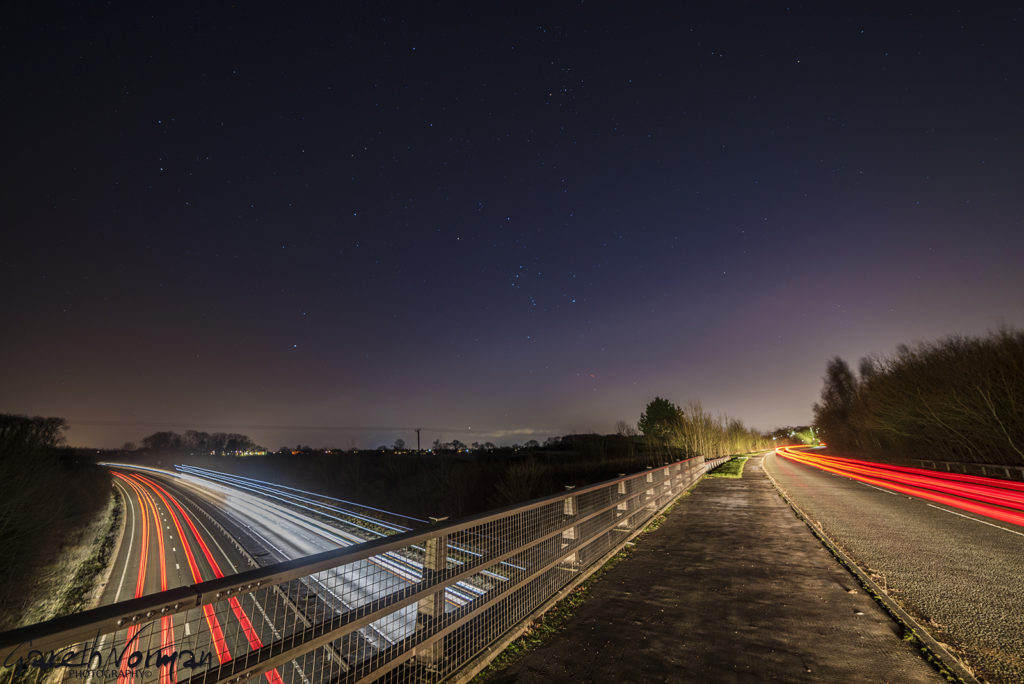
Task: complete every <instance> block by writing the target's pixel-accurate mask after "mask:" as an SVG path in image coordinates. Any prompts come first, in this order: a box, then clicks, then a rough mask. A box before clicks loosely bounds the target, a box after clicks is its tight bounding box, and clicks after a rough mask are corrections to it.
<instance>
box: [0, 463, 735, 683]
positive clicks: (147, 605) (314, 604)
mask: <svg viewBox="0 0 1024 684" xmlns="http://www.w3.org/2000/svg"><path fill="white" fill-rule="evenodd" d="M725 460H727V459H725V458H720V459H716V460H713V461H705V460H704V459H703V458H692V459H688V460H685V461H679V462H677V463H673V464H670V465H667V466H662V467H659V468H653V469H649V470H646V471H641V472H640V473H636V474H633V475H629V476H624V477H620V478H618V479H615V480H610V481H607V482H603V483H600V484H595V485H589V486H586V487H580V488H577V489H571V490H568V491H566V492H564V493H561V494H557V495H553V496H549V497H545V498H542V499H537V500H535V501H531V502H528V503H524V504H519V505H515V506H511V507H508V508H504V509H500V510H496V511H491V512H488V513H484V514H481V515H478V516H473V517H470V518H464V519H461V520H457V521H453V522H447V521H440V522H436V523H435V524H434V525H433V526H431V527H428V528H424V529H417V530H412V531H409V532H405V533H402V534H398V535H394V536H390V537H386V538H383V539H378V540H375V541H371V542H366V543H363V544H359V545H358V546H352V547H346V548H342V549H338V550H337V551H330V552H327V553H321V554H318V555H315V556H309V557H306V558H302V559H298V560H294V561H288V562H285V563H280V564H276V565H272V566H267V567H263V568H258V569H254V570H249V571H246V572H242V573H240V574H237V575H233V576H230V577H224V578H221V579H217V580H213V581H208V582H203V583H201V584H196V585H192V586H188V587H180V588H178V589H172V590H170V591H166V592H161V593H159V594H152V595H149V596H145V597H142V598H139V599H134V600H130V601H124V602H121V603H117V604H113V605H108V606H103V607H100V608H96V609H93V610H90V611H86V612H83V613H79V614H76V615H71V616H67V617H64V618H58V619H55V620H51V621H49V622H45V623H40V624H37V625H32V626H29V627H24V628H21V629H17V630H13V631H10V632H7V633H4V634H0V665H2V666H3V669H0V682H4V681H7V680H8V679H9V680H10V681H12V682H17V681H36V680H37V679H39V678H40V677H41V676H47V677H59V678H60V680H61V681H66V680H68V679H69V678H72V679H80V680H81V681H82V682H101V681H113V680H116V681H118V682H119V684H135V683H136V682H137V683H140V684H142V683H146V682H160V683H161V684H171V683H174V682H189V683H195V684H199V683H203V684H206V683H212V682H242V681H247V680H257V679H265V680H266V681H268V682H269V683H270V684H279V683H280V682H288V683H289V684H311V683H314V682H316V683H319V682H327V681H339V682H368V681H378V680H379V681H386V682H436V681H440V680H442V679H445V678H447V677H449V676H451V675H452V674H454V673H456V672H457V671H458V670H459V669H460V668H462V667H464V666H465V665H466V664H467V663H469V662H470V661H472V660H474V659H475V658H477V656H478V655H479V654H481V652H483V651H484V650H485V649H486V648H487V647H488V646H489V645H490V644H492V643H493V642H495V641H496V640H498V639H499V638H501V637H502V636H503V635H504V634H506V633H507V632H509V630H512V629H513V628H515V627H516V626H517V625H519V624H520V623H521V622H522V621H523V620H524V619H526V618H527V617H528V616H530V615H531V613H533V612H534V611H536V610H537V609H538V608H540V607H541V606H542V605H543V604H544V603H545V602H547V601H548V600H549V599H551V598H552V597H554V596H555V595H556V594H558V592H559V591H560V590H562V589H563V588H564V587H566V585H568V584H570V583H571V582H573V580H574V579H577V578H579V577H580V576H581V574H584V573H586V572H587V571H588V570H589V569H592V568H593V567H594V566H595V565H596V564H597V563H598V561H600V560H601V559H602V558H604V557H605V556H607V555H608V554H609V553H610V552H612V551H615V550H616V549H618V548H619V547H620V546H622V545H623V544H624V543H625V542H626V541H627V540H628V539H629V538H630V537H631V536H632V535H633V534H635V533H636V532H637V531H639V530H640V529H642V528H643V527H644V526H645V524H646V523H647V522H648V521H649V520H650V519H651V518H652V517H654V516H655V515H656V514H657V513H658V512H659V511H660V510H661V509H663V508H664V507H665V506H666V505H668V504H669V503H670V502H671V501H673V500H674V499H675V498H676V497H677V496H679V495H680V494H682V493H683V492H684V491H685V490H686V489H687V488H689V487H690V486H691V485H693V484H694V483H695V482H696V481H697V480H699V479H700V477H701V476H702V475H703V474H704V473H705V472H707V471H708V470H710V469H711V468H714V467H715V466H717V465H719V464H720V463H722V462H724V461H725Z"/></svg>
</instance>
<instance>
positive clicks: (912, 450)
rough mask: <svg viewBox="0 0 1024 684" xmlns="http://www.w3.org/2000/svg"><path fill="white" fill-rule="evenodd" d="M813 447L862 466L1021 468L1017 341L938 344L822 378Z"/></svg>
mask: <svg viewBox="0 0 1024 684" xmlns="http://www.w3.org/2000/svg"><path fill="white" fill-rule="evenodd" d="M814 419H815V423H816V424H817V426H818V428H819V430H820V433H821V437H822V439H823V440H824V441H825V442H827V443H828V444H829V445H830V446H833V447H836V448H837V449H839V450H842V451H848V452H857V453H862V454H865V455H868V456H879V457H882V456H885V457H893V456H896V457H899V456H902V457H905V458H911V459H912V458H924V459H933V460H940V461H963V462H971V463H992V464H999V465H1024V332H1020V331H1011V330H1000V331H998V332H995V333H990V334H989V335H988V336H986V337H983V338H971V337H964V336H952V337H947V338H945V339H943V340H940V341H938V342H930V343H922V344H919V345H917V346H915V347H909V346H906V345H902V346H900V347H899V348H898V350H897V352H896V354H895V355H893V356H889V357H869V358H865V359H862V360H861V362H860V364H859V368H858V372H857V373H856V374H855V373H854V372H853V371H852V370H851V369H850V366H849V364H847V363H846V361H844V360H843V359H841V358H839V357H835V358H833V359H831V360H830V361H829V362H828V364H827V366H826V370H825V378H824V387H823V388H822V392H821V401H820V402H819V403H817V404H815V405H814Z"/></svg>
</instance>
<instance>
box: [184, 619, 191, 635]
mask: <svg viewBox="0 0 1024 684" xmlns="http://www.w3.org/2000/svg"><path fill="white" fill-rule="evenodd" d="M185 636H192V630H191V629H189V627H188V623H187V622H186V623H185Z"/></svg>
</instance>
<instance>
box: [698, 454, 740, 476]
mask: <svg viewBox="0 0 1024 684" xmlns="http://www.w3.org/2000/svg"><path fill="white" fill-rule="evenodd" d="M748 458H749V456H734V457H733V458H730V459H729V460H728V461H726V462H725V463H723V464H722V465H720V466H718V467H717V468H715V469H714V470H712V471H711V472H709V473H708V474H707V475H705V476H704V477H727V478H733V479H738V478H741V477H743V466H745V465H746V464H747V459H748Z"/></svg>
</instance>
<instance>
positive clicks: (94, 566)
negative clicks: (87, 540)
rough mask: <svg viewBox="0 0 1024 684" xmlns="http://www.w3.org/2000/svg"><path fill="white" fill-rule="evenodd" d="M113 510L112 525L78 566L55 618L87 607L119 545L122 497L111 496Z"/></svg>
mask: <svg viewBox="0 0 1024 684" xmlns="http://www.w3.org/2000/svg"><path fill="white" fill-rule="evenodd" d="M111 497H112V498H113V508H112V510H111V512H110V524H109V525H107V529H106V531H105V532H104V533H103V536H102V537H101V538H100V539H99V542H98V543H97V544H96V548H95V549H94V550H93V552H92V554H90V556H89V557H88V558H86V559H85V560H84V561H82V564H81V565H79V566H78V570H76V571H75V575H74V577H72V578H71V583H70V584H69V585H68V587H67V589H66V590H65V591H64V595H63V596H62V597H61V600H60V603H59V604H58V606H57V609H56V611H55V612H54V617H61V616H63V615H70V614H71V613H75V612H78V611H79V610H81V609H82V608H84V607H85V602H86V600H87V599H88V597H89V594H90V592H92V589H93V585H94V584H95V583H96V578H97V577H98V576H99V574H100V573H101V572H103V571H104V570H105V569H106V567H107V564H108V563H110V554H111V553H113V550H114V545H115V544H116V543H117V531H118V530H119V529H120V527H121V514H122V510H121V497H119V496H117V495H116V494H111Z"/></svg>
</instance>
